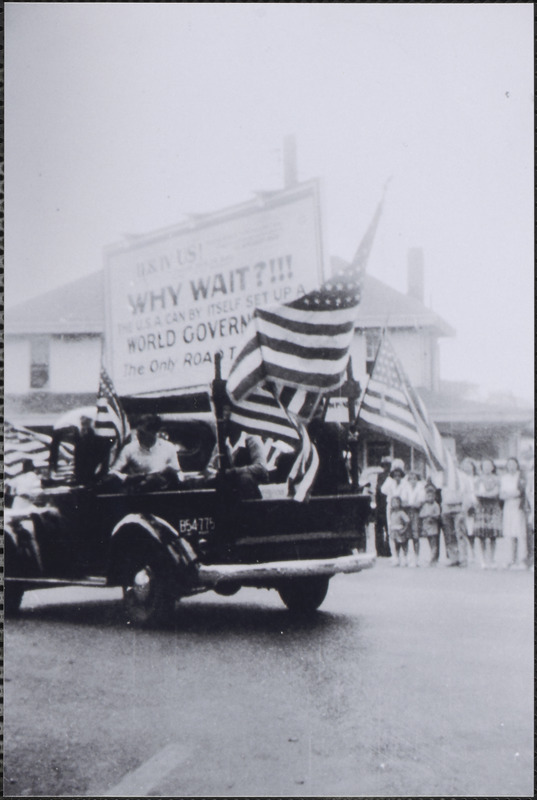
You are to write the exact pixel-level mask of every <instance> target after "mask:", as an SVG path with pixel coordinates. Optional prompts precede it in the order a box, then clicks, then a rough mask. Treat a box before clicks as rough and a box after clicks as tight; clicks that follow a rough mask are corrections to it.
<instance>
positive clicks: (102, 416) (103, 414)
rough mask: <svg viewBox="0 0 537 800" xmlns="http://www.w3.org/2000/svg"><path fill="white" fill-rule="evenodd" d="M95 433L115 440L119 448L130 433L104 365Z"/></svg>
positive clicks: (127, 422)
mask: <svg viewBox="0 0 537 800" xmlns="http://www.w3.org/2000/svg"><path fill="white" fill-rule="evenodd" d="M95 433H96V434H97V435H98V436H106V437H107V438H109V439H115V440H116V449H119V448H120V447H121V445H122V444H123V442H124V441H125V439H126V438H127V436H128V435H129V433H130V425H129V421H128V419H127V416H126V414H125V412H124V410H123V407H122V405H121V402H120V400H119V397H118V396H117V394H116V391H115V389H114V384H113V383H112V380H111V378H110V376H109V375H108V373H107V371H106V370H105V369H104V367H103V368H102V369H101V379H100V384H99V394H98V397H97V416H96V419H95Z"/></svg>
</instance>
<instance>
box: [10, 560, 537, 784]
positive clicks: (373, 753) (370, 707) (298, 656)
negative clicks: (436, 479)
mask: <svg viewBox="0 0 537 800" xmlns="http://www.w3.org/2000/svg"><path fill="white" fill-rule="evenodd" d="M119 596H120V595H119V593H118V591H117V590H85V589H84V590H83V589H55V590H48V591H41V592H29V593H28V594H27V595H25V597H24V600H23V606H22V610H21V613H20V616H19V617H18V618H15V619H12V620H8V621H7V624H6V629H5V681H6V682H5V745H4V747H5V756H4V757H5V785H4V792H5V795H7V796H29V795H32V796H39V795H48V796H61V795H68V796H81V795H86V796H94V797H100V796H106V795H109V796H122V795H124V796H144V795H153V796H176V797H177V796H179V797H180V796H201V795H203V796H206V797H207V796H229V797H236V796H259V795H272V796H300V797H303V796H306V795H320V796H338V795H346V796H359V795H369V796H379V797H382V796H390V795H392V796H393V795H399V796H401V795H403V796H420V795H424V796H431V795H432V796H434V795H440V796H447V795H463V796H476V795H477V796H479V795H481V796H483V795H484V796H502V795H504V796H521V797H524V796H530V795H533V783H532V775H533V760H532V759H533V616H532V615H533V574H531V573H528V572H510V571H505V570H499V571H498V572H488V571H487V572H483V571H481V570H478V569H476V568H472V569H468V570H459V569H448V568H446V567H442V566H441V567H438V568H437V569H427V568H420V569H393V568H392V567H391V565H390V564H389V562H387V561H386V560H384V559H382V560H380V561H379V563H378V564H377V566H376V567H375V568H374V569H373V570H370V571H368V572H363V573H361V574H359V575H346V576H339V577H336V578H335V579H333V580H332V582H331V586H330V590H329V593H328V597H327V599H326V600H325V602H324V604H323V606H322V608H321V611H320V612H319V613H318V614H317V616H316V618H315V619H314V620H313V621H310V622H304V621H300V620H297V619H293V618H292V617H291V616H290V615H289V613H288V612H287V611H286V610H285V609H284V608H283V606H282V604H281V601H280V600H279V597H278V595H277V594H276V593H275V592H268V591H265V590H255V589H243V590H241V591H240V592H239V593H238V594H237V595H235V596H234V597H231V598H223V597H218V596H217V595H215V594H212V593H211V594H207V595H203V596H198V597H196V598H191V599H189V600H186V601H183V602H182V603H180V604H179V605H178V607H177V610H176V613H175V617H174V619H173V621H172V622H171V624H170V627H169V628H168V629H166V630H160V631H136V630H133V629H130V628H129V627H126V626H125V625H124V623H123V621H122V616H121V613H120V610H119V603H118V598H119Z"/></svg>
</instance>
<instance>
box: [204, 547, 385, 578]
mask: <svg viewBox="0 0 537 800" xmlns="http://www.w3.org/2000/svg"><path fill="white" fill-rule="evenodd" d="M375 561H376V558H375V556H372V555H368V554H366V553H356V554H354V555H352V556H341V557H340V558H311V559H304V560H301V561H268V562H266V563H265V564H210V565H205V564H200V565H199V566H198V579H199V581H200V583H202V584H205V585H207V586H216V584H218V583H224V582H226V581H238V582H239V583H242V582H243V581H262V582H265V581H269V582H273V581H277V580H279V579H280V578H306V577H313V576H315V575H328V576H332V575H336V574H337V573H340V572H342V573H349V572H360V571H361V570H363V569H370V568H371V567H372V566H373V565H374V563H375Z"/></svg>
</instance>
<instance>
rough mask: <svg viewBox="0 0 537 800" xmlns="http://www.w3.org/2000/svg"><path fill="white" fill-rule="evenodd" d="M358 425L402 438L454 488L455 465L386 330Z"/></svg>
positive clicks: (444, 481) (456, 480) (457, 480)
mask: <svg viewBox="0 0 537 800" xmlns="http://www.w3.org/2000/svg"><path fill="white" fill-rule="evenodd" d="M358 420H359V424H360V426H361V427H366V428H369V429H371V430H374V431H378V432H379V433H382V434H384V435H385V436H390V437H393V438H394V439H397V440H399V441H402V442H405V443H406V444H408V445H410V446H411V447H414V448H416V449H417V450H419V451H420V452H422V453H423V454H424V455H425V457H426V459H427V462H428V464H429V466H430V468H431V469H432V470H433V471H434V472H442V473H443V483H444V485H445V486H449V487H450V488H453V489H457V488H458V486H459V485H460V479H459V475H458V469H457V467H456V464H455V461H454V459H453V456H452V455H451V453H450V452H449V450H448V449H447V447H446V446H445V444H444V441H443V439H442V436H441V435H440V431H439V430H438V428H437V427H436V425H435V424H434V422H433V420H432V419H431V417H430V416H429V412H428V411H427V408H426V406H425V403H424V402H423V400H422V399H421V397H420V396H419V395H418V393H417V392H416V390H415V389H414V387H413V386H412V384H411V383H410V380H409V379H408V377H407V375H406V373H405V371H404V369H403V365H402V364H401V362H400V361H399V359H398V357H397V355H396V353H395V350H394V348H393V346H392V344H391V342H390V341H389V339H388V337H387V335H386V334H384V335H383V336H382V339H381V341H380V345H379V349H378V352H377V356H376V359H375V362H374V365H373V370H372V372H371V375H370V378H369V381H368V384H367V387H366V390H365V392H364V395H363V397H362V401H361V404H360V408H359V411H358Z"/></svg>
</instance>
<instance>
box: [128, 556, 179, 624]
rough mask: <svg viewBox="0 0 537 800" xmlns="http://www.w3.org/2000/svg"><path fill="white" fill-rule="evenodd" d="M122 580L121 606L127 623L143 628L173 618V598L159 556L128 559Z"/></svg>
mask: <svg viewBox="0 0 537 800" xmlns="http://www.w3.org/2000/svg"><path fill="white" fill-rule="evenodd" d="M124 576H125V577H124V583H123V606H124V609H125V614H126V617H127V621H128V622H129V623H131V624H132V625H135V626H136V627H139V628H145V627H151V626H154V625H161V624H163V623H165V622H166V621H169V620H170V619H171V618H172V615H173V611H174V605H175V598H174V596H173V594H172V592H171V589H170V582H169V580H168V579H167V575H166V570H165V568H164V566H163V564H162V559H161V558H159V557H158V554H155V553H148V554H146V555H145V556H139V557H134V558H130V559H129V563H128V564H126V565H125V569H124Z"/></svg>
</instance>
